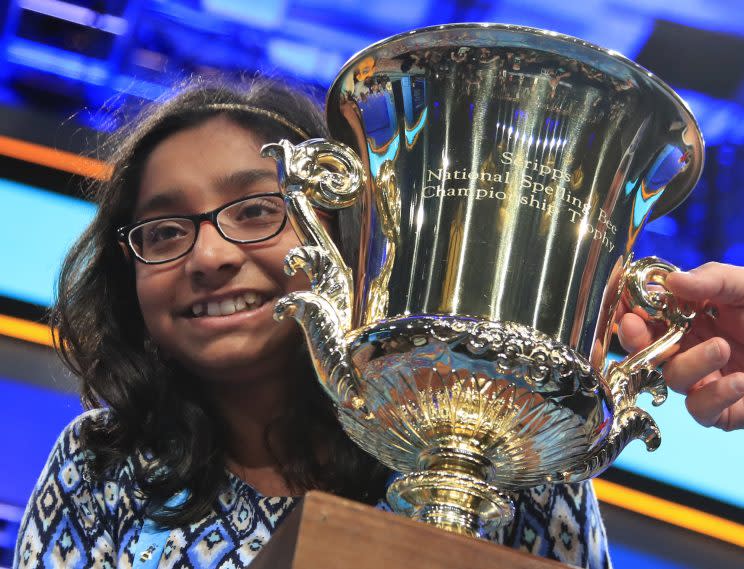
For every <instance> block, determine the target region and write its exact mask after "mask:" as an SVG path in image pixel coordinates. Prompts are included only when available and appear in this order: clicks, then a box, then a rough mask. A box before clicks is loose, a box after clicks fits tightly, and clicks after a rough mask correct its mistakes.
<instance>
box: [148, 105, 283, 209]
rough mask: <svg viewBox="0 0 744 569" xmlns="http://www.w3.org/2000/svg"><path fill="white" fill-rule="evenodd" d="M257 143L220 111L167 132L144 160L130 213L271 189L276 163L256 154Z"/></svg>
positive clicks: (203, 204)
mask: <svg viewBox="0 0 744 569" xmlns="http://www.w3.org/2000/svg"><path fill="white" fill-rule="evenodd" d="M262 145H263V142H262V141H261V140H260V139H259V138H258V137H257V135H255V134H254V133H253V132H251V131H250V130H248V129H247V128H244V127H242V126H239V125H236V124H235V123H233V122H232V121H230V120H228V119H226V118H225V117H215V118H213V119H209V120H208V121H206V122H204V123H202V124H200V125H198V126H195V127H192V128H189V129H184V130H182V131H179V132H176V133H174V134H172V135H171V136H169V137H168V138H166V139H164V140H163V141H162V142H161V143H160V144H158V145H157V146H156V147H155V148H154V149H153V150H152V152H151V153H150V155H149V156H148V157H147V159H146V161H145V163H144V168H143V171H142V178H141V180H140V187H139V191H138V196H137V203H136V206H135V216H136V217H142V216H143V215H146V216H149V215H151V214H152V213H161V212H162V211H163V210H164V209H167V208H169V207H173V206H178V207H189V208H190V207H195V208H199V207H206V205H209V204H212V203H214V202H215V201H217V202H221V201H224V200H226V199H230V198H235V197H240V194H241V192H243V193H251V192H252V191H254V190H255V188H256V187H261V188H262V191H275V185H276V163H275V162H274V161H273V160H272V159H270V158H264V157H262V156H261V154H260V152H261V146H262ZM217 205H219V203H218V204H217ZM215 207H216V206H215Z"/></svg>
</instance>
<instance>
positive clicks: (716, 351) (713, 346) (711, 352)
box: [705, 342, 721, 361]
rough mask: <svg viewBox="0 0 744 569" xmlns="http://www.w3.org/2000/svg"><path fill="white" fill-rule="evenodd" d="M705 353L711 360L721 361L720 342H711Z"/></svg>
mask: <svg viewBox="0 0 744 569" xmlns="http://www.w3.org/2000/svg"><path fill="white" fill-rule="evenodd" d="M705 353H706V355H707V356H708V357H709V358H710V359H711V360H715V361H719V360H720V359H721V346H719V345H718V342H711V343H710V344H709V345H708V347H707V348H706V349H705Z"/></svg>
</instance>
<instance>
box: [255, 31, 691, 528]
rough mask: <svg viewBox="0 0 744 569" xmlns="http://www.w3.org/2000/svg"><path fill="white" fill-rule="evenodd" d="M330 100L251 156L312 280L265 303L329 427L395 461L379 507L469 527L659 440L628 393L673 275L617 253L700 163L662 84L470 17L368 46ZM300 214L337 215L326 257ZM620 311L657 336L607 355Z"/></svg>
mask: <svg viewBox="0 0 744 569" xmlns="http://www.w3.org/2000/svg"><path fill="white" fill-rule="evenodd" d="M327 107H328V108H327V112H328V119H329V126H330V129H331V132H332V135H333V137H334V138H335V139H336V140H337V141H339V143H331V142H327V141H322V140H311V141H307V142H306V143H303V144H300V145H298V146H293V145H291V144H289V143H287V142H282V143H280V144H270V145H267V146H266V147H265V149H264V152H265V153H266V154H267V155H270V156H273V157H274V158H275V159H276V160H277V161H278V163H279V171H280V180H281V182H282V186H283V192H284V194H285V196H286V199H287V203H288V206H289V210H290V219H291V221H292V223H293V225H294V227H295V230H296V231H297V233H298V235H299V236H300V238H301V240H302V242H303V246H301V247H298V248H296V249H294V250H293V251H292V252H291V253H290V255H289V256H288V258H287V270H288V271H289V272H294V271H297V270H303V271H305V272H306V273H307V274H308V275H309V277H310V280H311V285H312V288H311V291H307V292H295V293H292V294H290V295H288V296H286V297H284V298H283V299H282V300H281V301H280V302H279V304H278V305H277V308H276V310H277V316H278V317H280V318H281V317H285V316H292V317H294V318H296V319H297V320H298V321H299V322H300V324H301V325H302V327H303V329H304V332H305V335H306V337H307V341H308V343H309V346H310V351H311V355H312V358H313V362H314V365H315V369H316V371H317V374H318V376H319V378H320V381H321V382H322V384H323V386H324V388H325V390H326V391H327V392H328V394H329V395H330V396H331V397H332V398H333V400H334V402H335V403H336V405H337V408H338V415H339V418H340V421H341V422H342V424H343V426H344V428H345V430H346V431H347V433H348V434H349V436H350V437H351V438H352V439H353V440H354V441H355V442H356V443H357V444H359V445H360V446H361V447H362V448H363V449H365V450H366V451H368V452H369V453H371V454H372V455H374V456H375V457H377V458H378V459H379V460H380V461H381V462H383V463H384V464H386V465H387V466H389V467H390V468H392V469H394V470H395V471H397V472H400V473H402V476H401V477H400V478H398V479H397V480H396V481H395V482H394V483H393V484H392V485H391V486H390V488H389V491H388V500H389V502H390V504H391V506H392V507H393V508H394V509H395V510H396V511H399V512H403V513H405V514H407V515H409V516H411V517H412V518H414V519H419V520H423V521H426V522H429V523H432V524H434V525H436V526H439V527H442V528H446V529H449V530H452V531H456V532H459V533H464V534H468V535H475V536H477V535H482V534H483V533H484V532H488V531H490V530H492V529H493V528H495V527H498V526H499V525H501V524H504V523H507V522H508V521H509V520H510V519H511V516H512V512H513V506H512V503H511V500H510V498H509V492H512V491H515V490H520V489H524V488H528V487H531V486H536V485H541V484H547V483H559V482H572V481H579V480H583V479H586V478H589V477H592V476H595V475H597V474H598V473H600V472H601V471H602V470H604V469H605V468H607V467H608V466H609V465H610V464H611V463H612V462H613V460H614V459H615V458H616V457H617V455H618V453H619V452H620V451H621V450H622V449H623V448H624V447H625V445H626V444H627V443H628V442H629V441H631V440H632V439H634V438H641V439H642V440H643V441H644V442H645V443H646V446H647V447H648V448H649V449H650V450H653V449H655V448H656V447H657V446H658V445H659V442H660V437H659V431H658V428H657V427H656V425H655V423H654V421H653V419H652V418H651V417H650V416H649V415H648V414H647V413H646V412H645V411H643V410H641V409H639V408H637V407H636V406H635V401H636V398H637V396H638V395H639V393H641V392H644V391H645V392H651V393H652V394H653V396H654V403H656V404H659V403H661V402H663V400H664V398H665V395H666V388H665V386H664V383H663V381H662V378H661V374H660V373H659V372H658V371H656V365H657V364H658V362H659V361H660V360H661V359H663V357H664V356H665V354H668V352H669V351H670V350H671V349H674V345H675V344H676V343H677V342H678V341H679V339H680V338H681V336H682V335H683V334H684V332H685V330H686V328H687V325H688V322H689V320H690V319H691V318H692V316H693V314H692V312H691V310H690V309H689V308H688V307H684V306H679V305H678V303H677V302H676V301H675V299H674V297H673V296H672V295H671V294H669V293H668V292H666V291H665V290H664V289H663V282H664V278H665V275H666V274H668V272H669V271H672V270H675V269H674V267H673V266H671V265H669V264H668V263H665V262H663V261H661V260H659V259H656V258H644V259H640V260H637V261H633V260H632V248H633V244H634V242H635V240H636V238H637V236H638V233H639V231H640V230H641V228H642V227H643V225H644V223H645V222H646V221H647V220H649V219H650V218H653V217H657V216H660V215H662V214H664V213H666V212H668V211H669V210H670V209H672V208H673V207H675V206H676V205H678V204H679V203H680V202H681V201H682V200H683V199H684V198H685V197H686V195H687V194H688V193H689V192H690V190H691V189H692V187H693V186H694V184H695V183H696V181H697V179H698V177H699V175H700V172H701V168H702V162H703V142H702V139H701V135H700V132H699V130H698V127H697V125H696V122H695V119H694V118H693V116H692V115H691V113H690V111H689V110H688V109H687V107H686V106H685V104H684V103H683V102H682V101H681V100H680V99H679V98H678V97H677V95H676V94H675V93H674V92H673V91H672V90H671V89H670V88H669V87H667V86H666V85H665V84H664V83H662V82H661V81H660V80H658V79H657V78H655V77H654V76H653V75H651V74H650V73H648V72H647V71H646V70H644V69H642V68H641V67H639V66H638V65H636V64H634V63H632V62H631V61H629V60H627V59H625V58H624V57H622V56H620V55H618V54H615V53H612V52H609V51H607V50H604V49H601V48H598V47H596V46H593V45H590V44H587V43H585V42H583V41H580V40H577V39H575V38H571V37H567V36H562V35H559V34H555V33H551V32H545V31H541V30H536V29H531V28H524V27H518V26H504V25H491V24H484V25H479V24H466V25H447V26H438V27H433V28H426V29H422V30H417V31H414V32H410V33H406V34H401V35H398V36H395V37H393V38H390V39H388V40H385V41H382V42H380V43H378V44H375V45H373V46H371V47H369V48H367V49H365V50H364V51H362V52H361V53H359V54H358V55H356V56H355V57H353V58H352V59H351V60H350V61H349V62H348V63H347V64H346V66H345V67H344V68H343V69H342V71H341V72H340V74H339V75H338V78H337V79H336V81H335V82H334V84H333V85H332V87H331V89H330V91H329V95H328V100H327ZM352 149H353V150H352ZM313 206H320V207H324V208H332V209H337V210H339V213H338V215H339V232H340V239H339V240H338V242H339V243H340V246H341V249H342V251H343V254H342V252H340V251H339V249H337V246H336V245H335V244H334V242H333V241H332V240H331V237H330V236H329V235H328V233H327V231H326V230H325V229H324V227H323V225H321V224H320V223H319V221H318V218H317V217H316V214H315V212H314V210H313V209H312V208H313ZM622 304H625V305H629V306H630V307H632V308H634V309H635V310H641V311H643V312H644V313H645V314H646V315H647V316H648V317H649V318H651V319H656V320H660V321H662V322H664V323H665V324H666V326H667V329H668V331H667V332H666V333H665V334H664V335H663V337H661V338H660V339H659V340H657V341H656V342H655V343H654V344H652V345H651V346H649V347H648V348H647V349H645V350H643V351H642V352H641V353H638V354H636V355H634V356H632V357H628V358H626V359H625V360H624V361H621V362H616V363H612V364H610V365H609V366H605V361H606V356H607V352H608V345H609V340H610V338H611V335H612V331H613V325H614V323H615V322H616V320H617V317H618V309H619V307H620V306H621V305H622Z"/></svg>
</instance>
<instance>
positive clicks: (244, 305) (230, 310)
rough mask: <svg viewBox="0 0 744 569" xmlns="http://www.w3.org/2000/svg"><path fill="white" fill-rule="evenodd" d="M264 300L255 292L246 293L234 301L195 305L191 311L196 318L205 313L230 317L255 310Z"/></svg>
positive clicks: (227, 300)
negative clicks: (237, 313) (244, 311)
mask: <svg viewBox="0 0 744 569" xmlns="http://www.w3.org/2000/svg"><path fill="white" fill-rule="evenodd" d="M263 302H264V300H263V298H262V297H261V296H260V295H258V294H256V293H255V292H246V293H245V294H243V295H242V296H238V297H236V298H234V299H226V300H222V301H220V302H207V303H206V304H204V303H199V304H194V306H192V307H191V311H192V313H193V314H194V316H202V315H203V314H204V313H205V311H206V315H207V316H229V315H230V314H234V313H236V312H239V311H241V310H253V309H255V308H258V307H259V306H261V305H262V304H263Z"/></svg>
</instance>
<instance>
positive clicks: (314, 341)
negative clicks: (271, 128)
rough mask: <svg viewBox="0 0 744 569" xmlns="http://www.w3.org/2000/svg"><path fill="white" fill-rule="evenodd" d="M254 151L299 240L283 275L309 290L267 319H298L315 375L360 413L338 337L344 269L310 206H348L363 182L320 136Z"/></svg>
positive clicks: (345, 295) (346, 299) (347, 156)
mask: <svg viewBox="0 0 744 569" xmlns="http://www.w3.org/2000/svg"><path fill="white" fill-rule="evenodd" d="M261 152H262V155H264V156H270V157H272V158H274V159H275V160H276V161H277V171H278V175H279V182H280V186H281V189H282V193H283V194H284V197H285V200H286V202H287V210H288V214H289V219H290V222H291V223H292V226H293V228H294V229H295V232H296V233H297V235H298V237H299V238H300V241H301V242H302V246H300V247H295V248H294V249H292V250H291V251H290V252H289V254H288V255H287V257H286V260H285V271H286V272H287V274H289V275H293V274H295V273H296V272H297V271H300V270H301V271H303V272H304V273H305V274H306V275H307V276H308V278H309V279H310V289H311V290H310V291H303V292H293V293H290V294H289V295H287V296H285V297H283V298H282V299H280V300H279V301H278V302H277V305H276V308H275V317H276V318H277V319H282V318H285V317H287V316H291V317H293V318H294V319H295V320H297V321H298V322H299V324H300V325H301V327H302V329H303V332H304V334H305V337H306V339H307V344H308V347H309V350H310V354H311V357H312V360H313V365H314V367H315V371H316V374H317V375H318V378H319V380H320V382H321V384H322V385H323V387H324V388H325V389H326V391H327V392H328V393H329V395H330V396H331V397H332V399H333V400H334V402H335V403H336V404H337V405H339V406H340V407H344V406H349V405H351V406H354V407H356V408H363V407H364V402H363V401H362V400H361V399H360V398H359V397H358V395H357V391H356V389H355V387H354V381H355V377H354V375H353V373H352V371H351V366H350V364H349V359H348V349H347V344H346V340H345V335H346V333H347V332H348V331H349V330H350V328H351V306H352V298H353V297H352V294H353V293H352V276H351V270H350V269H349V267H347V266H346V264H345V263H344V261H343V259H342V257H341V254H340V253H339V252H338V249H337V248H336V245H335V244H334V243H333V240H332V239H331V237H330V235H329V234H328V231H327V229H326V227H325V225H324V224H323V223H321V222H320V220H319V218H318V215H317V212H316V211H315V209H314V208H313V205H312V204H314V205H316V206H320V207H324V208H329V209H337V208H342V207H346V206H348V205H350V204H351V203H352V202H353V201H354V199H355V198H356V196H357V195H358V193H359V191H360V190H361V188H362V187H363V185H364V183H365V176H364V170H363V167H362V165H361V162H360V161H359V159H358V158H357V157H356V155H355V154H354V153H353V151H352V150H351V149H349V148H348V147H346V146H344V145H338V144H334V143H331V142H327V141H325V140H320V139H314V140H309V141H307V142H303V143H301V144H298V145H293V144H291V143H289V142H288V141H286V140H282V141H281V142H279V143H278V144H267V145H265V146H264V147H263V148H262V150H261ZM311 202H312V204H311Z"/></svg>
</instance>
